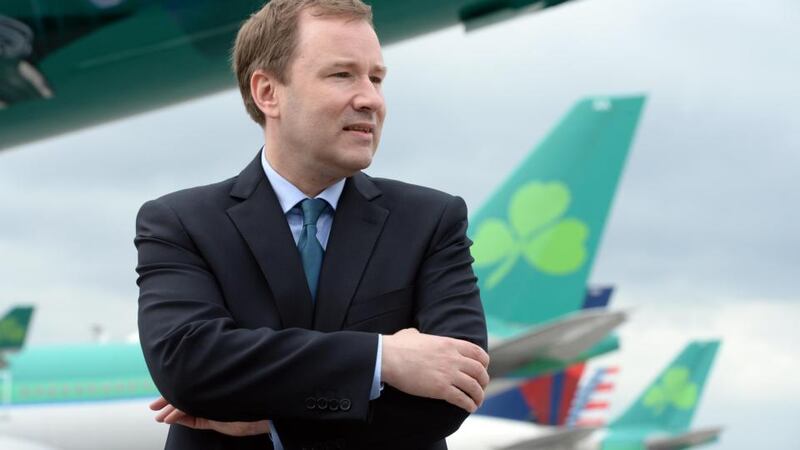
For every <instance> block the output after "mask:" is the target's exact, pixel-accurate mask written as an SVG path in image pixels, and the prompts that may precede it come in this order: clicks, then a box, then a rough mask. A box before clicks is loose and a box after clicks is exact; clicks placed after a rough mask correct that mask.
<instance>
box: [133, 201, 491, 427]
mask: <svg viewBox="0 0 800 450" xmlns="http://www.w3.org/2000/svg"><path fill="white" fill-rule="evenodd" d="M465 231H466V209H465V207H464V205H463V201H461V199H454V200H453V201H452V202H451V203H450V204H449V205H448V206H447V207H446V208H445V210H444V211H443V213H442V218H441V221H440V226H439V228H438V229H437V231H436V233H435V234H436V235H435V236H434V239H433V240H432V242H433V244H432V246H431V249H430V252H429V254H428V255H427V257H426V262H425V264H424V265H423V267H421V268H420V271H419V273H420V276H419V280H418V281H419V285H420V286H421V287H420V296H422V297H423V298H422V299H421V300H420V303H421V304H423V305H424V307H425V309H426V313H427V314H426V315H425V316H424V317H422V318H419V319H418V326H419V328H420V329H421V330H422V331H423V332H429V333H420V332H418V331H416V330H413V329H407V330H402V331H400V332H397V333H395V334H393V335H386V336H384V338H383V339H384V347H383V357H382V371H381V379H382V381H383V382H384V383H386V384H388V385H389V386H392V387H393V388H395V389H397V390H398V391H400V392H401V393H404V394H408V395H409V396H414V397H425V398H428V399H439V400H443V401H444V402H447V403H449V404H450V405H452V406H451V407H450V408H448V407H446V406H444V405H445V403H444V402H442V404H435V405H436V407H437V408H441V409H442V411H445V412H447V414H444V416H445V417H448V418H450V420H451V421H454V425H455V427H456V428H457V426H458V425H460V422H461V421H462V420H463V419H464V418H465V417H466V413H467V412H472V411H474V410H475V409H476V408H477V407H478V406H479V405H480V404H481V403H482V401H483V388H484V387H485V386H486V384H487V383H488V381H489V380H488V374H487V372H486V367H487V365H488V362H489V361H488V355H487V354H486V352H485V351H484V350H483V349H482V348H481V346H479V345H476V344H475V343H472V342H468V341H467V340H464V339H456V338H453V337H445V336H439V335H436V334H445V335H450V336H460V335H461V334H460V330H458V327H457V326H451V325H448V324H452V323H458V321H456V322H453V321H452V320H450V321H449V322H445V321H443V319H444V318H446V317H447V315H448V314H452V313H453V312H455V313H463V312H466V314H465V315H466V316H467V318H468V319H469V321H468V328H469V329H470V331H473V330H474V329H475V327H476V324H477V325H478V326H483V327H484V328H483V333H484V339H483V341H482V342H480V343H481V344H482V345H485V325H484V324H483V318H482V313H481V311H480V305H479V303H478V304H477V315H476V310H475V308H476V305H475V304H474V303H475V301H474V299H476V298H477V290H476V287H475V280H474V275H473V274H472V271H471V269H470V267H469V265H470V263H471V258H470V257H469V252H468V247H469V241H468V239H467V238H466V236H465ZM136 244H137V248H138V249H139V267H138V268H137V270H138V271H139V274H140V278H139V284H140V289H141V291H140V316H139V320H140V330H141V335H142V344H143V348H144V350H145V356H146V360H147V361H148V364H149V366H150V367H151V373H152V374H153V378H154V381H156V384H157V386H158V387H159V389H160V390H161V392H162V393H163V394H164V395H165V397H166V399H168V400H159V401H157V402H155V403H154V404H153V405H152V408H153V409H155V410H161V412H160V413H159V414H158V416H157V420H161V421H164V422H166V423H179V424H182V425H185V426H189V427H192V428H198V429H213V430H216V431H219V432H222V433H225V434H230V435H234V436H242V435H249V434H258V433H264V432H268V431H269V430H268V422H267V421H266V420H265V419H268V418H278V419H283V420H294V419H300V420H308V419H315V417H312V416H310V415H309V412H308V411H307V410H306V409H305V407H304V405H303V404H302V402H298V401H297V399H298V398H299V399H302V398H305V395H304V393H305V392H304V391H306V392H307V388H306V386H310V385H317V386H319V385H323V386H324V385H325V384H326V383H327V384H328V385H331V380H337V381H336V382H337V385H336V386H335V388H336V390H337V391H339V392H342V391H343V390H344V391H349V393H348V395H351V396H352V398H362V397H365V396H366V390H365V389H364V387H365V386H368V385H369V384H370V382H371V375H372V372H373V364H374V361H375V339H376V336H375V335H374V334H372V333H363V332H353V331H340V332H333V333H319V332H316V331H312V330H300V329H290V330H280V331H276V330H270V329H257V330H244V329H239V328H237V327H236V325H235V323H234V321H233V319H232V318H231V317H230V315H229V313H228V312H227V310H226V309H225V307H224V303H225V302H224V298H223V295H222V293H221V292H220V288H219V286H218V284H217V282H216V280H215V279H214V276H213V274H212V273H211V271H210V270H208V267H207V264H206V262H205V261H204V260H203V259H202V258H201V257H200V252H199V251H198V250H197V248H195V246H194V243H193V242H192V240H191V239H190V238H189V237H188V235H187V233H186V232H185V231H184V230H183V228H182V225H181V223H180V220H179V219H178V217H177V215H176V214H175V212H174V211H173V210H172V209H171V208H170V207H169V206H167V205H163V204H158V203H156V202H150V203H148V204H145V206H143V208H142V210H141V212H140V215H139V218H138V222H137V239H136ZM442 280H447V283H449V284H450V285H443V282H442ZM448 302H449V303H448ZM453 302H455V303H453ZM453 304H456V305H457V307H456V308H455V309H454V308H453V307H452V305H453ZM437 310H439V311H438V312H437ZM473 316H474V317H473ZM433 333H435V334H433ZM464 335H468V336H469V335H470V334H469V333H464ZM472 336H474V333H473V334H472ZM341 348H348V350H349V351H348V352H346V353H347V354H348V355H349V356H342V358H341V359H340V360H339V361H338V364H336V365H335V366H333V367H328V366H327V365H326V368H325V369H322V370H320V368H319V367H315V368H314V370H307V365H308V361H313V360H314V358H315V356H318V357H323V355H325V354H330V352H336V350H337V349H341ZM338 353H341V352H338ZM231 377H236V378H235V382H231ZM342 380H344V381H342ZM339 383H341V384H343V386H342V385H341V384H339ZM410 404H411V405H414V402H413V400H412V402H411V403H410ZM173 405H174V406H173ZM426 405H428V404H426ZM453 406H454V407H457V408H458V410H459V411H461V413H457V412H455V411H454V409H455V408H453ZM184 411H186V412H184ZM340 418H342V419H354V420H357V421H362V422H364V421H367V419H368V405H367V402H366V401H363V402H354V403H353V409H352V410H351V411H349V412H348V413H347V414H343V415H342V416H341V417H340ZM417 426H419V427H420V428H419V429H418V430H417V431H418V432H419V433H420V434H421V435H425V434H426V433H425V431H426V427H435V426H436V424H430V423H424V422H420V423H419V424H417ZM280 429H281V430H284V428H280ZM454 429H455V428H453V427H452V426H451V427H449V428H446V429H443V428H441V427H439V430H441V431H439V432H436V430H433V431H434V434H433V435H431V439H436V438H443V437H444V436H446V434H449V432H452V431H453V430H454ZM282 433H283V431H282ZM440 434H441V435H440ZM282 436H283V435H282Z"/></svg>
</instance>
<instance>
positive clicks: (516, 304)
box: [469, 96, 645, 325]
mask: <svg viewBox="0 0 800 450" xmlns="http://www.w3.org/2000/svg"><path fill="white" fill-rule="evenodd" d="M644 101H645V99H644V97H643V96H633V97H606V98H587V99H583V100H581V101H580V102H578V103H577V104H576V105H575V106H574V107H573V108H572V110H571V111H570V112H569V113H568V114H567V115H566V117H564V119H563V120H562V121H561V122H560V123H559V124H558V125H557V126H556V128H555V129H554V130H553V131H552V132H551V133H550V134H549V135H548V136H547V137H546V138H545V139H544V140H543V141H542V142H541V144H540V145H539V146H537V147H536V149H535V151H533V152H532V153H531V154H530V155H529V156H528V157H527V159H526V160H525V161H524V162H523V163H522V164H521V165H520V166H519V167H518V168H517V170H516V171H515V172H514V173H513V174H512V175H511V176H510V177H509V178H508V179H507V180H506V182H505V183H503V184H502V185H501V186H500V188H499V190H497V191H496V192H495V193H494V194H493V195H492V197H491V198H490V199H489V201H488V202H487V203H486V204H484V205H483V206H482V207H481V208H480V209H478V210H477V212H476V213H475V214H474V215H473V217H472V218H471V221H470V230H469V235H470V237H471V238H472V239H473V241H474V245H473V246H472V255H473V257H474V258H475V263H474V264H473V268H474V269H475V272H476V274H477V275H478V279H479V284H480V287H481V297H482V299H483V304H484V308H485V310H486V314H487V316H491V317H493V318H495V319H496V320H498V321H501V322H507V323H508V324H518V325H532V324H538V323H542V322H546V321H548V320H551V319H555V318H556V317H559V316H561V315H563V314H566V313H569V312H573V311H576V310H578V309H580V308H581V306H582V302H583V299H584V294H585V289H586V281H587V278H588V274H589V271H590V269H591V265H592V262H593V260H594V256H595V252H596V250H597V246H598V243H599V242H600V237H601V235H602V232H603V228H604V226H605V223H606V218H607V216H608V211H609V209H610V206H611V201H612V199H613V197H614V193H615V191H616V188H617V184H618V181H619V178H620V174H621V172H622V169H623V167H624V165H625V160H626V158H627V155H628V149H629V148H630V145H631V142H632V140H633V135H634V131H635V129H636V126H637V123H638V121H639V117H640V115H641V111H642V108H643V105H644Z"/></svg>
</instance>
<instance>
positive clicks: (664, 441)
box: [645, 427, 722, 450]
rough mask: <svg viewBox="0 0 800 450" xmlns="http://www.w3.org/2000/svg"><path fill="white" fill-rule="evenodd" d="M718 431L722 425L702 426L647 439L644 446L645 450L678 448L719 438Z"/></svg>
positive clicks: (719, 431)
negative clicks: (671, 434) (667, 435)
mask: <svg viewBox="0 0 800 450" xmlns="http://www.w3.org/2000/svg"><path fill="white" fill-rule="evenodd" d="M720 433H722V427H710V428H702V429H699V430H693V431H688V432H686V433H683V434H679V435H677V436H669V437H664V438H654V439H648V440H647V442H646V443H645V448H646V449H647V450H679V449H683V448H688V447H693V446H695V445H700V444H708V443H710V442H714V441H716V440H717V439H718V438H719V435H720Z"/></svg>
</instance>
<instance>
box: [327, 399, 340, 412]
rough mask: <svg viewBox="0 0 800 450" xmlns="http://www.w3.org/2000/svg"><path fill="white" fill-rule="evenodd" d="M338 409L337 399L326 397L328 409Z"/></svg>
mask: <svg viewBox="0 0 800 450" xmlns="http://www.w3.org/2000/svg"><path fill="white" fill-rule="evenodd" d="M338 410H339V401H338V400H336V399H335V398H330V399H328V411H338Z"/></svg>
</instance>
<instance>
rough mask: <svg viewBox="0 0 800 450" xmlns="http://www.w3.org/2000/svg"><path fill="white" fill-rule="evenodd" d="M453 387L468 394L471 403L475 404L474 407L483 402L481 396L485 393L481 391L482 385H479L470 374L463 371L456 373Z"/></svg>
mask: <svg viewBox="0 0 800 450" xmlns="http://www.w3.org/2000/svg"><path fill="white" fill-rule="evenodd" d="M455 387H457V388H458V389H459V390H461V391H462V392H464V393H465V394H467V395H468V396H469V398H470V400H472V403H474V404H475V408H476V409H477V408H478V407H480V406H481V405H482V404H483V397H484V395H485V394H484V392H483V387H481V385H480V384H478V382H477V381H476V380H475V379H474V378H472V377H471V376H469V375H467V374H465V373H464V372H459V373H458V374H457V375H456V380H455ZM470 412H474V411H470Z"/></svg>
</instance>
